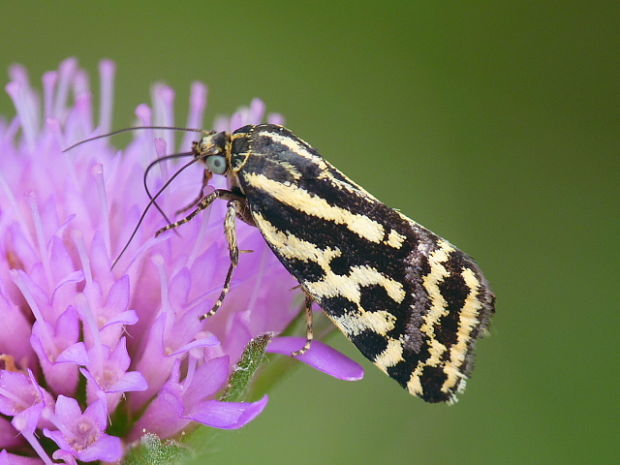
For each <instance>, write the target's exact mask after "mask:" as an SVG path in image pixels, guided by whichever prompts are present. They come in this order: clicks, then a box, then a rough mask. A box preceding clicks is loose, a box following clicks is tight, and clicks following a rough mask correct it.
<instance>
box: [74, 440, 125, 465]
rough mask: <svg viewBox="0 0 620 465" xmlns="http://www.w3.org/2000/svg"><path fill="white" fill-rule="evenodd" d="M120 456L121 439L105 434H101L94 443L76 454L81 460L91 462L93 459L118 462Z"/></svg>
mask: <svg viewBox="0 0 620 465" xmlns="http://www.w3.org/2000/svg"><path fill="white" fill-rule="evenodd" d="M122 456H123V444H122V443H121V439H120V438H117V437H116V436H109V435H107V434H103V435H101V437H100V438H99V440H98V441H97V442H96V443H94V444H93V445H92V446H90V447H89V448H87V449H85V450H83V451H81V452H79V453H78V454H77V458H78V459H80V460H82V461H83V462H93V461H95V460H101V461H103V462H118V461H119V460H120V459H121V457H122Z"/></svg>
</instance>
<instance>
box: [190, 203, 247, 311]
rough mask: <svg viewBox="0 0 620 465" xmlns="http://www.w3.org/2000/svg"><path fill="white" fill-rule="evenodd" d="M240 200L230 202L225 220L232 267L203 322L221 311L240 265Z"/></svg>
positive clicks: (229, 268)
mask: <svg viewBox="0 0 620 465" xmlns="http://www.w3.org/2000/svg"><path fill="white" fill-rule="evenodd" d="M240 203H241V201H240V200H230V201H229V202H228V210H227V211H226V219H225V220H224V230H225V232H226V240H227V241H228V251H229V253H230V266H229V267H228V272H227V273H226V279H225V280H224V286H223V287H222V292H220V296H219V297H218V298H217V301H216V302H215V304H214V305H213V307H212V308H211V310H209V311H208V312H207V313H205V314H204V315H202V316H201V317H200V319H201V320H204V319H205V318H209V317H210V316H213V315H214V314H215V312H217V311H218V310H219V308H220V307H221V306H222V303H223V302H224V299H225V298H226V295H227V294H228V291H230V282H231V280H232V275H233V272H234V271H235V268H237V264H238V263H239V246H238V245H237V224H236V223H237V211H238V210H239V209H240V208H241V205H240Z"/></svg>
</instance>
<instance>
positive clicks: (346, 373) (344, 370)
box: [267, 337, 364, 381]
mask: <svg viewBox="0 0 620 465" xmlns="http://www.w3.org/2000/svg"><path fill="white" fill-rule="evenodd" d="M305 342H306V340H305V339H304V338H301V337H276V338H274V339H273V340H272V341H271V342H270V343H269V345H268V346H267V352H269V353H272V354H282V355H288V356H289V357H290V356H291V354H292V353H293V352H295V351H296V350H299V349H301V348H302V347H303V345H304V344H305ZM295 358H296V359H297V360H299V361H300V362H303V363H305V364H307V365H310V366H311V367H312V368H315V369H317V370H319V371H322V372H323V373H327V374H328V375H330V376H333V377H334V378H338V379H342V380H344V381H358V380H360V379H362V378H363V377H364V368H362V366H361V365H360V364H359V363H357V362H355V361H353V360H351V359H350V358H349V357H347V356H346V355H344V354H342V353H340V352H338V351H337V350H336V349H334V348H333V347H330V346H328V345H327V344H324V343H322V342H321V341H313V342H312V347H311V348H310V350H308V351H307V352H306V353H305V354H303V355H299V356H297V357H295Z"/></svg>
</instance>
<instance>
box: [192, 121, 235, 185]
mask: <svg viewBox="0 0 620 465" xmlns="http://www.w3.org/2000/svg"><path fill="white" fill-rule="evenodd" d="M229 141H230V136H229V135H228V134H227V133H226V132H223V131H222V132H215V131H210V132H207V133H205V135H204V136H202V138H201V139H200V140H199V141H197V142H194V147H193V151H194V156H195V157H196V158H197V159H198V160H200V161H201V162H202V163H204V164H205V166H206V167H207V170H208V171H210V172H211V173H213V174H226V172H227V171H228V166H229V159H228V157H227V150H226V148H227V147H228V146H229Z"/></svg>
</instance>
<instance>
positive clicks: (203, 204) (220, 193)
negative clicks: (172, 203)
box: [155, 189, 243, 237]
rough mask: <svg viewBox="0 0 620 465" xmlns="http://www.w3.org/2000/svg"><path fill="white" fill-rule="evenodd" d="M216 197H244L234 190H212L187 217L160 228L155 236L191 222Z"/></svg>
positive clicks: (232, 198)
mask: <svg viewBox="0 0 620 465" xmlns="http://www.w3.org/2000/svg"><path fill="white" fill-rule="evenodd" d="M216 199H226V200H239V199H243V197H242V196H240V195H239V194H235V193H234V192H231V191H227V190H226V189H217V190H215V191H213V192H211V193H210V194H209V195H207V196H206V197H204V198H203V199H202V200H201V201H200V203H199V204H198V207H197V208H196V209H195V210H194V211H193V212H191V213H190V214H189V215H187V216H186V217H185V218H183V219H182V220H179V221H176V222H174V223H171V224H169V225H167V226H164V227H163V228H161V229H159V230H158V231H157V232H156V233H155V237H157V236H159V235H160V234H161V233H164V232H166V231H170V230H171V229H175V228H178V227H179V226H181V225H183V224H185V223H189V222H190V221H192V220H193V219H194V218H195V217H196V215H198V213H200V212H201V211H202V210H204V209H205V208H208V207H209V205H211V204H212V203H213V202H214V201H215V200H216Z"/></svg>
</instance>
